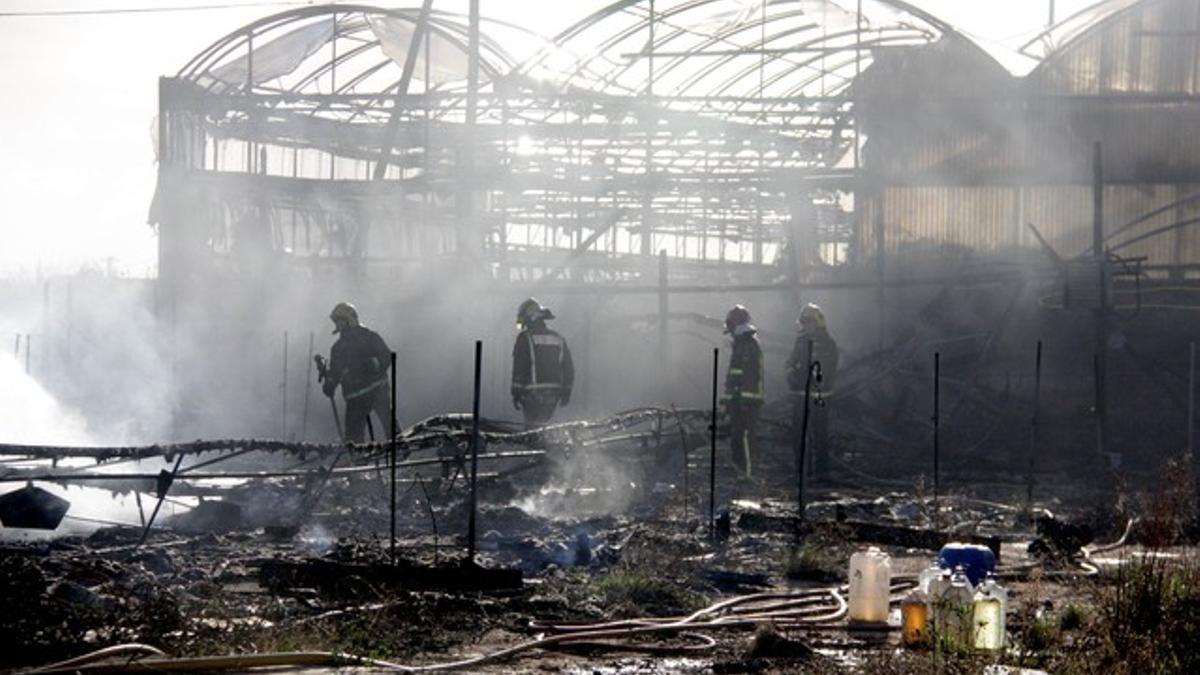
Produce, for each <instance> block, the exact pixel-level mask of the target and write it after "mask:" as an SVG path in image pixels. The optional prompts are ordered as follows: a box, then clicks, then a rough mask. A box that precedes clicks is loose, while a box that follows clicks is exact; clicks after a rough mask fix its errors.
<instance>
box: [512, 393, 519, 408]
mask: <svg viewBox="0 0 1200 675" xmlns="http://www.w3.org/2000/svg"><path fill="white" fill-rule="evenodd" d="M513 408H516V409H517V410H520V409H521V397H520V396H519V395H517V394H513Z"/></svg>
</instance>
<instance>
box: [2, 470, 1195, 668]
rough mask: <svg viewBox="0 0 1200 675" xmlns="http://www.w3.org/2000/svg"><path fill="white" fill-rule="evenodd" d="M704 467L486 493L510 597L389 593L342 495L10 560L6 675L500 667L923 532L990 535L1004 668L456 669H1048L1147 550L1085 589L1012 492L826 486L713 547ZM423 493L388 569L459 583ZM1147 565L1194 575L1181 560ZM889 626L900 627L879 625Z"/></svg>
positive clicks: (734, 648)
mask: <svg viewBox="0 0 1200 675" xmlns="http://www.w3.org/2000/svg"><path fill="white" fill-rule="evenodd" d="M700 468H701V467H699V466H697V467H696V469H695V470H694V471H692V473H695V474H696V475H695V476H693V477H692V480H693V485H692V486H691V494H690V495H689V498H688V500H687V502H686V506H685V501H684V496H683V494H682V493H681V486H679V485H674V484H661V483H656V484H655V485H653V486H648V487H638V486H633V488H632V489H631V490H617V489H615V488H612V487H610V488H607V489H606V488H603V487H600V488H596V487H588V488H579V489H576V488H567V489H556V490H549V489H545V488H542V489H538V490H533V491H528V490H527V491H525V492H522V491H521V490H520V489H518V488H515V487H513V488H511V489H510V488H506V487H503V486H492V487H490V488H489V490H488V491H486V492H485V493H484V494H483V495H481V502H482V504H483V506H482V507H481V511H480V513H479V517H478V523H479V530H478V531H479V539H478V548H479V553H478V562H479V564H480V565H482V566H483V567H485V568H507V569H517V570H520V571H521V573H522V576H523V582H522V583H521V585H520V587H519V588H513V589H505V590H470V589H464V588H462V587H457V588H456V587H455V585H454V584H450V585H449V586H448V587H446V588H441V589H436V588H412V587H411V585H412V584H411V581H412V578H411V576H410V578H408V579H406V575H405V574H404V573H398V574H395V575H391V576H388V575H387V574H383V575H382V576H381V575H380V574H377V572H378V570H379V568H381V567H386V566H387V564H388V563H389V562H390V557H389V548H388V546H387V543H386V535H385V536H381V534H380V532H381V531H382V532H386V527H387V526H386V522H387V513H386V511H385V510H384V509H381V508H379V507H378V504H379V500H377V499H366V500H364V499H362V498H361V496H362V494H363V493H364V491H363V487H362V486H361V485H356V484H355V483H354V481H353V480H351V479H346V480H344V481H343V480H334V481H331V483H330V484H331V486H332V489H331V490H330V493H329V498H328V500H326V502H325V503H324V504H323V507H322V510H321V511H320V512H317V513H314V514H313V515H312V518H311V519H310V520H309V521H307V522H306V523H305V524H304V525H303V526H299V527H285V526H280V527H272V526H266V527H257V528H253V529H233V530H231V531H224V532H213V531H209V532H203V533H198V534H187V533H184V532H181V531H173V530H171V529H161V530H160V529H156V530H154V531H153V532H152V533H151V536H150V537H149V539H148V541H147V542H146V543H145V544H144V545H142V546H140V547H139V546H136V545H135V544H136V542H137V540H138V538H139V537H140V535H141V532H140V531H138V530H135V529H132V528H105V529H101V530H98V531H96V532H95V533H93V534H91V535H90V536H88V537H86V538H80V537H75V538H60V539H55V540H51V541H47V542H38V543H8V544H5V545H4V546H3V547H2V548H0V585H2V586H3V589H2V592H0V597H3V598H5V599H6V601H5V602H6V611H5V612H3V613H2V614H0V623H2V624H3V625H0V629H2V630H3V631H4V633H5V634H7V635H18V636H20V639H19V640H18V641H17V643H16V644H15V648H13V649H9V650H7V651H6V652H5V656H4V664H3V665H4V666H6V667H10V668H13V667H23V666H30V665H36V664H45V663H49V662H52V661H56V660H59V659H63V658H67V657H71V656H75V655H79V654H83V653H86V652H89V651H91V650H95V649H98V648H101V647H105V646H109V645H114V644H123V643H142V644H149V645H153V646H155V647H157V648H159V649H162V650H163V651H164V652H166V653H167V654H169V655H171V656H173V657H188V656H206V655H223V654H252V653H268V652H271V653H273V652H300V651H303V652H311V651H332V652H342V653H346V654H351V655H356V656H360V657H366V658H372V659H382V660H386V661H388V662H391V663H402V664H406V665H430V664H438V663H446V662H449V661H454V660H458V659H464V658H470V657H474V656H478V655H482V654H491V653H495V652H499V651H501V650H504V649H508V648H512V647H514V646H517V645H521V644H523V643H526V642H528V641H530V640H533V639H537V638H538V637H542V636H547V635H553V634H555V633H556V629H555V626H559V625H562V624H598V623H602V622H611V621H616V620H622V619H646V618H648V617H683V616H686V615H687V614H689V613H691V612H694V611H696V610H698V609H700V608H703V607H707V606H709V605H711V604H713V603H715V602H719V601H722V600H730V599H732V598H738V597H741V596H745V595H748V594H756V593H795V592H800V591H804V590H806V589H828V588H830V587H836V586H837V585H839V584H842V583H845V580H846V572H847V561H848V559H849V556H850V554H851V553H852V552H853V551H854V550H855V549H856V548H858V547H860V546H862V545H865V544H866V543H876V544H879V545H880V546H881V547H882V548H883V549H884V550H886V551H887V552H888V553H889V554H890V556H891V559H892V565H893V574H894V575H895V576H896V577H897V578H898V579H900V578H905V577H909V576H911V575H915V574H916V573H917V572H919V571H920V570H921V569H922V568H924V567H925V566H927V565H928V564H929V563H930V561H931V560H932V559H933V557H934V556H935V554H936V551H934V550H928V549H922V548H907V547H903V546H898V545H895V544H892V545H889V544H888V543H887V542H865V541H859V540H855V538H854V537H853V536H852V535H853V533H852V532H849V531H848V530H847V529H846V527H845V526H844V525H842V524H839V521H848V522H871V523H882V524H890V525H894V526H897V527H904V528H914V529H921V530H926V529H930V528H931V527H932V526H933V525H935V524H936V525H937V526H938V529H940V530H944V531H949V532H952V533H954V534H957V535H961V536H964V537H965V536H967V535H976V536H992V537H997V538H998V539H999V540H1000V541H1001V542H1002V543H1001V557H1000V571H1001V575H1002V577H1003V578H1004V580H1005V581H1004V583H1005V585H1006V587H1007V589H1008V592H1009V602H1010V605H1009V613H1008V625H1009V643H1010V648H1009V649H1008V650H1006V651H1005V652H1002V653H997V654H991V655H980V654H974V653H970V652H966V651H962V650H960V651H957V652H955V651H952V652H947V653H936V650H935V651H909V650H906V649H904V648H902V647H900V646H899V645H898V632H897V631H896V630H892V631H884V632H878V631H875V632H869V633H861V632H855V631H851V630H847V629H846V627H845V625H844V619H841V618H839V619H837V620H836V621H835V622H834V623H838V624H841V625H840V626H823V627H821V628H819V629H814V628H810V627H806V626H803V625H799V624H796V623H795V622H791V623H789V622H787V621H779V622H773V621H771V620H761V621H746V622H742V623H741V624H739V625H736V626H730V627H728V628H721V629H711V630H708V629H706V630H704V631H702V633H701V634H703V635H707V636H710V637H711V641H705V640H703V638H699V637H697V636H696V634H694V633H675V634H664V635H661V636H660V635H648V636H645V637H643V638H638V639H637V640H613V639H607V638H606V639H603V640H597V641H594V642H595V644H592V643H589V644H576V645H574V646H572V645H561V646H558V647H556V648H553V649H531V650H529V651H525V652H522V653H520V654H518V655H514V656H513V657H512V658H508V659H504V660H500V661H495V662H489V663H483V664H476V665H472V666H470V667H469V668H468V670H470V671H472V672H496V673H500V672H504V673H513V672H517V673H537V672H567V673H675V672H681V673H690V672H697V673H701V672H703V673H740V672H811V673H826V672H830V673H832V672H914V673H919V672H959V669H962V672H980V670H979V668H982V667H984V666H987V665H989V664H1000V663H1003V664H1008V665H1012V666H1027V667H1040V666H1050V665H1060V667H1061V664H1064V663H1068V661H1067V660H1066V659H1067V658H1068V655H1070V654H1071V653H1073V652H1074V651H1077V650H1078V649H1080V648H1082V645H1084V644H1086V641H1087V640H1088V639H1090V638H1088V633H1087V623H1088V622H1089V621H1093V620H1096V617H1097V616H1098V614H1099V610H1098V609H1097V605H1098V602H1099V600H1098V598H1100V597H1101V596H1102V595H1103V590H1102V589H1103V588H1104V587H1105V586H1106V582H1105V581H1103V579H1106V578H1111V577H1112V576H1113V575H1114V574H1115V573H1116V572H1115V571H1116V570H1119V569H1120V568H1121V566H1122V565H1124V564H1126V563H1128V561H1130V560H1134V559H1137V558H1138V556H1139V555H1142V553H1143V552H1144V551H1145V550H1146V549H1145V547H1141V546H1124V547H1122V548H1119V549H1116V550H1113V551H1108V552H1106V553H1105V554H1103V555H1098V556H1096V557H1094V558H1093V559H1092V560H1091V563H1092V565H1093V566H1094V567H1093V568H1087V569H1085V567H1083V566H1081V565H1080V564H1079V563H1080V562H1081V561H1083V559H1082V558H1080V557H1078V556H1077V557H1076V559H1075V560H1074V561H1071V560H1068V559H1066V558H1063V559H1061V560H1058V561H1046V560H1043V559H1038V558H1033V557H1031V556H1030V554H1029V552H1028V551H1027V548H1028V546H1029V543H1030V542H1031V541H1032V540H1034V539H1035V538H1036V537H1037V536H1038V534H1037V532H1036V527H1035V525H1034V523H1033V521H1032V520H1031V519H1030V513H1031V512H1030V511H1029V509H1028V508H1027V507H1026V505H1024V504H1023V503H1022V501H1021V499H1020V497H1019V495H1018V494H1017V493H1018V492H1019V490H1018V489H1017V488H1016V487H1013V486H990V487H983V488H979V489H975V490H972V491H971V492H969V493H968V492H967V491H964V490H961V489H955V490H953V492H952V493H951V494H949V495H943V496H942V497H941V499H940V500H939V504H940V508H939V509H936V510H935V509H934V506H933V501H932V498H931V497H930V496H929V495H926V494H924V493H923V490H922V489H921V487H920V486H919V485H918V486H915V487H914V489H912V490H900V489H888V490H884V489H873V490H867V489H863V488H861V487H853V486H848V485H844V486H832V487H822V488H820V489H814V490H810V495H809V503H808V508H807V509H806V519H807V521H808V522H809V524H810V526H809V527H806V528H805V529H804V531H803V532H802V533H801V534H797V533H795V532H793V531H788V530H787V529H786V528H784V529H783V530H782V531H780V529H779V528H773V527H771V526H769V525H770V524H771V523H775V524H779V523H787V522H791V521H790V520H789V519H790V518H791V517H792V516H793V515H794V513H795V506H794V504H793V503H791V500H790V499H788V494H787V492H788V490H787V486H786V483H787V481H784V480H780V481H779V484H778V485H771V484H770V483H769V481H768V482H760V483H758V484H754V485H740V484H739V485H734V486H732V487H731V488H729V489H728V490H727V492H740V493H741V494H742V495H744V496H743V497H741V498H738V495H736V494H723V495H720V496H719V498H720V502H719V507H720V508H719V509H717V510H718V511H721V512H723V513H722V514H721V517H719V518H718V521H719V522H718V526H717V530H718V532H717V539H716V540H715V541H714V540H713V539H711V538H710V536H709V523H708V503H707V494H706V493H703V492H701V491H699V490H697V489H696V487H695V486H696V484H697V483H700V482H701V481H699V480H696V479H697V478H702V477H703V472H702V471H701V470H700ZM281 491H283V490H282V488H281ZM423 492H424V494H423V493H422V492H421V491H416V490H411V491H408V492H405V493H404V494H403V495H402V498H401V500H400V501H401V508H400V513H399V519H400V522H399V531H400V532H399V541H398V546H397V550H398V552H399V557H400V559H401V560H400V563H401V567H402V568H403V569H408V568H415V567H422V568H454V567H458V566H461V565H462V558H463V555H464V553H463V549H464V542H463V537H462V534H461V533H462V532H464V530H465V528H464V527H463V525H464V521H465V516H466V509H465V507H464V504H463V500H462V499H461V496H462V495H461V491H456V490H454V489H446V490H445V491H441V490H438V489H435V490H434V491H433V492H432V493H430V492H429V491H428V490H425V491H423ZM617 492H624V493H625V494H622V495H621V499H622V500H623V501H625V502H626V505H625V507H624V508H623V509H621V510H620V511H619V512H616V513H606V512H605V511H606V510H607V509H610V508H611V500H612V499H613V498H614V493H617ZM426 494H428V498H426ZM1057 494H1059V497H1057V498H1056V499H1052V500H1047V501H1043V502H1036V503H1035V507H1036V508H1038V509H1042V510H1043V511H1040V512H1043V513H1044V510H1045V509H1050V510H1051V511H1053V512H1054V514H1055V516H1057V517H1058V519H1059V520H1062V521H1063V522H1068V521H1071V522H1088V523H1094V524H1093V525H1090V527H1092V529H1093V532H1092V535H1093V538H1094V540H1095V542H1097V543H1101V542H1110V541H1116V540H1118V538H1119V537H1121V535H1122V534H1123V532H1122V528H1121V527H1120V522H1121V520H1122V514H1118V513H1114V512H1111V508H1109V507H1108V506H1103V508H1102V504H1101V501H1105V502H1106V503H1109V502H1111V500H1100V501H1097V500H1098V499H1099V498H1098V497H1096V495H1094V494H1092V493H1088V492H1082V491H1081V492H1078V493H1075V494H1074V498H1073V499H1067V498H1064V497H1063V496H1062V495H1071V494H1073V493H1072V492H1071V490H1069V489H1060V490H1058V491H1057ZM484 496H486V497H487V498H486V499H484ZM499 497H503V498H504V499H499ZM500 504H504V505H500ZM566 504H571V505H573V506H572V508H569V509H568V508H567V507H566ZM685 508H686V515H685ZM724 513H727V514H728V519H727V523H728V524H727V525H725V523H726V518H725V517H724ZM935 519H936V523H935V522H934V521H935ZM435 522H436V526H437V531H438V532H439V534H438V535H437V536H435V535H434V534H433V532H432V530H433V525H434V523H435ZM764 522H766V523H767V524H768V525H767V526H764V525H763V523H764ZM726 528H727V530H728V531H727V532H726V531H725V529H726ZM335 532H336V533H339V534H338V535H337V536H334V535H333V534H332V533H335ZM447 533H452V534H447ZM1093 546H1094V544H1093ZM1155 550H1156V551H1157V552H1158V553H1159V554H1160V555H1161V554H1164V552H1166V553H1170V554H1171V555H1183V556H1184V557H1188V556H1190V553H1189V552H1188V550H1186V549H1172V550H1168V549H1164V548H1161V547H1158V548H1155ZM314 561H323V562H324V563H331V564H332V566H327V567H325V568H322V569H323V570H324V571H323V572H321V574H320V575H318V576H316V577H312V578H306V579H302V580H291V581H289V580H282V581H281V580H280V579H278V578H273V577H272V576H271V574H272V573H271V570H274V569H276V568H278V567H279V566H280V565H281V564H285V563H286V564H290V565H293V566H301V567H303V566H305V565H309V564H311V563H313V562H314ZM339 570H341V571H340V572H339ZM364 570H371V574H370V575H368V574H367V572H366V571H364ZM1097 571H1098V572H1099V573H1098V574H1097V573H1096V572H1097ZM826 602H832V601H826ZM835 608H836V606H835ZM892 623H893V625H896V624H897V623H898V611H897V610H896V605H893V617H892ZM768 624H775V625H774V627H773V628H771V627H768ZM989 672H992V671H989ZM1079 672H1087V671H1086V670H1081V671H1079Z"/></svg>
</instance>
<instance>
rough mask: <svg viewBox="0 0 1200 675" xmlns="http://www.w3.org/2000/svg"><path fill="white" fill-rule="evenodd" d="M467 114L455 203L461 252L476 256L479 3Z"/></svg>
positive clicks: (471, 26) (471, 40)
mask: <svg viewBox="0 0 1200 675" xmlns="http://www.w3.org/2000/svg"><path fill="white" fill-rule="evenodd" d="M466 103H467V110H466V119H465V120H464V123H463V128H464V135H463V141H462V143H461V144H460V145H459V146H458V153H457V154H456V155H455V157H456V160H455V161H456V162H460V163H461V170H460V172H459V193H458V196H457V197H456V199H455V201H456V202H457V203H456V204H455V209H456V211H457V213H458V221H459V222H458V251H459V253H460V254H463V253H471V254H473V252H474V250H475V249H474V247H475V246H476V243H475V242H476V227H477V226H478V225H479V221H478V219H477V213H476V208H475V190H477V189H478V181H479V177H478V175H477V173H476V171H475V169H476V166H475V153H476V152H477V151H478V150H477V148H476V138H477V137H476V120H477V117H478V110H479V0H470V4H469V7H468V17H467V102H466Z"/></svg>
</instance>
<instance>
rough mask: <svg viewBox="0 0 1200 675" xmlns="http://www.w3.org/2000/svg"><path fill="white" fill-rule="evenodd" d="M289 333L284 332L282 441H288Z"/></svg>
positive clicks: (281, 409)
mask: <svg viewBox="0 0 1200 675" xmlns="http://www.w3.org/2000/svg"><path fill="white" fill-rule="evenodd" d="M287 367H288V332H287V331H286V330H285V331H283V376H282V378H281V382H280V385H279V392H280V399H281V400H280V410H279V438H280V440H285V439H287V384H288V383H287V375H288V373H287V371H288V368H287Z"/></svg>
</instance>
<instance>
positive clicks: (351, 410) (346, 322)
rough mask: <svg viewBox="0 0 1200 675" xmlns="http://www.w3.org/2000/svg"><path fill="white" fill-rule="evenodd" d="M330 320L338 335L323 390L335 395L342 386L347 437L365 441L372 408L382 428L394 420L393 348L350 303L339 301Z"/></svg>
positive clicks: (346, 438)
mask: <svg viewBox="0 0 1200 675" xmlns="http://www.w3.org/2000/svg"><path fill="white" fill-rule="evenodd" d="M329 320H330V321H332V322H333V325H334V329H333V333H334V335H337V336H338V339H337V341H336V342H334V343H333V347H332V348H331V349H330V351H329V368H328V370H327V371H326V374H325V380H324V384H323V385H322V387H321V390H322V391H323V392H325V395H326V396H329V397H330V398H332V397H333V393H334V391H336V390H337V388H338V385H341V386H342V399H343V400H344V401H345V402H346V415H345V419H346V425H345V435H346V437H345V439H344V440H346V441H347V442H350V443H361V442H362V441H363V432H364V430H365V429H366V426H367V424H368V419H367V418H368V416H369V415H370V414H371V413H372V412H374V413H375V419H377V420H378V421H379V424H380V427H379V428H380V429H381V430H383V429H388V427H387V426H383V425H384V424H385V421H390V420H391V416H390V415H391V402H390V397H389V395H388V367H389V365H390V361H391V354H392V350H391V349H389V348H388V346H387V343H386V342H384V341H383V338H382V337H380V336H379V333H376V332H375V331H373V330H371V329H370V328H367V327H366V326H363V325H362V324H360V323H359V321H358V310H356V309H355V308H354V305H351V304H350V303H347V302H339V303H338V304H337V305H336V306H334V308H333V311H331V312H330V313H329ZM386 433H390V431H389V432H386Z"/></svg>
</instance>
